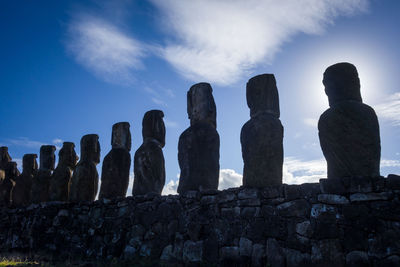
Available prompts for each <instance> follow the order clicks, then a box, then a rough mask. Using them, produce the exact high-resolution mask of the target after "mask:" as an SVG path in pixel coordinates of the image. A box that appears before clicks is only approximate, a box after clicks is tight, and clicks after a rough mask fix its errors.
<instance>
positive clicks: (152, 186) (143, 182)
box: [132, 110, 165, 195]
mask: <svg viewBox="0 0 400 267" xmlns="http://www.w3.org/2000/svg"><path fill="white" fill-rule="evenodd" d="M163 117H164V113H163V112H162V111H161V110H150V111H148V112H146V114H145V115H144V117H143V122H142V136H143V144H142V145H141V146H140V147H139V149H138V150H137V151H136V153H135V159H134V164H135V165H134V174H135V179H134V182H133V189H132V195H144V194H147V193H156V194H158V195H160V194H161V191H162V189H163V187H164V184H165V162H164V155H163V152H162V148H163V147H164V145H165V125H164V121H163Z"/></svg>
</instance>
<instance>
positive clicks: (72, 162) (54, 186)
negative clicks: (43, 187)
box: [49, 142, 79, 201]
mask: <svg viewBox="0 0 400 267" xmlns="http://www.w3.org/2000/svg"><path fill="white" fill-rule="evenodd" d="M78 159H79V158H78V156H77V155H76V152H75V144H74V143H71V142H64V143H63V147H62V148H61V150H60V152H59V153H58V165H57V168H56V169H55V170H54V172H53V175H52V177H51V180H50V189H49V196H50V200H51V201H68V194H69V192H68V185H69V183H70V181H71V178H72V172H73V171H74V169H75V166H76V163H77V161H78Z"/></svg>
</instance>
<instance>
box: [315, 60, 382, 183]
mask: <svg viewBox="0 0 400 267" xmlns="http://www.w3.org/2000/svg"><path fill="white" fill-rule="evenodd" d="M323 83H324V86H325V93H326V94H327V96H328V99H329V106H330V108H329V109H328V110H326V111H325V112H324V113H323V114H322V115H321V117H320V119H319V122H318V130H319V139H320V143H321V148H322V152H323V153H324V156H325V158H326V160H327V163H328V178H329V179H330V178H342V177H351V176H365V177H376V176H379V165H380V154H381V146H380V136H379V124H378V119H377V117H376V114H375V111H374V110H373V109H372V108H371V107H370V106H368V105H365V104H363V103H362V99H361V94H360V80H359V78H358V73H357V69H356V68H355V66H353V65H352V64H350V63H338V64H335V65H332V66H330V67H329V68H327V69H326V71H325V73H324V79H323Z"/></svg>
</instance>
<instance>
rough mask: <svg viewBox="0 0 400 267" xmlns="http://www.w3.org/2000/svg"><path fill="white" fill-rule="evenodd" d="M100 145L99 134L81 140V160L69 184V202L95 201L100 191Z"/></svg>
mask: <svg viewBox="0 0 400 267" xmlns="http://www.w3.org/2000/svg"><path fill="white" fill-rule="evenodd" d="M99 163H100V143H99V136H98V135H97V134H87V135H85V136H83V137H82V139H81V159H80V161H79V162H78V165H76V168H75V171H74V174H73V175H72V178H71V182H70V184H69V201H71V202H79V201H94V200H95V198H96V195H97V191H98V185H99V174H98V172H97V169H96V165H97V164H99Z"/></svg>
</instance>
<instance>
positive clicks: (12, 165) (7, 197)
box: [0, 161, 20, 206]
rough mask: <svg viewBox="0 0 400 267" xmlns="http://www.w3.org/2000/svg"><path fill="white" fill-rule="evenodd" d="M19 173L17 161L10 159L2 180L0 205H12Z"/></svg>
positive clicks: (0, 182)
mask: <svg viewBox="0 0 400 267" xmlns="http://www.w3.org/2000/svg"><path fill="white" fill-rule="evenodd" d="M19 174H20V173H19V171H18V169H17V163H16V162H14V161H10V162H8V163H7V164H6V166H5V170H4V179H1V180H0V206H10V205H11V203H12V193H13V189H14V186H15V180H16V178H17V176H18V175H19Z"/></svg>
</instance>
